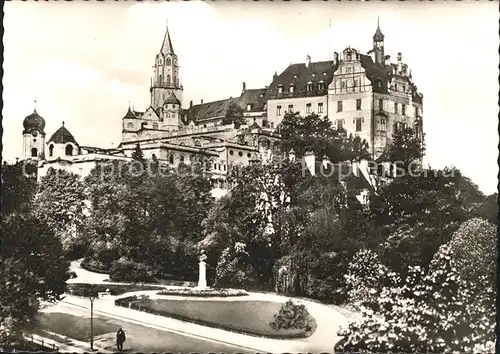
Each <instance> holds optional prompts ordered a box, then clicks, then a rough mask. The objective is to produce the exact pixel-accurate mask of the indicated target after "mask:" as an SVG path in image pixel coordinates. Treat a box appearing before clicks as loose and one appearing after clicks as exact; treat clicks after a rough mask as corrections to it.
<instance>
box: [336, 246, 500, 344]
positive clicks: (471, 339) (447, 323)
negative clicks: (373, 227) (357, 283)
mask: <svg viewBox="0 0 500 354" xmlns="http://www.w3.org/2000/svg"><path fill="white" fill-rule="evenodd" d="M492 294H493V287H491V286H490V287H486V288H485V289H483V290H481V289H480V287H479V286H478V284H474V283H472V282H470V281H466V280H464V279H463V278H462V277H461V276H460V274H459V273H458V272H457V269H456V268H455V265H454V262H453V259H452V257H451V252H450V246H449V245H448V244H446V245H443V246H441V248H440V250H439V251H438V253H437V254H436V255H435V256H434V259H433V260H432V262H431V264H430V268H429V270H428V271H427V272H424V270H423V269H421V268H419V267H410V269H409V270H408V274H407V276H406V277H405V278H404V279H399V276H398V275H397V274H395V273H388V274H387V283H386V285H385V286H384V287H383V288H382V291H381V292H380V295H379V301H378V302H379V309H378V310H377V311H373V310H371V309H368V308H365V309H364V311H363V312H364V313H363V315H364V316H363V320H362V321H361V322H360V323H350V324H349V327H348V328H347V329H342V330H340V331H339V335H341V336H343V337H344V338H343V339H342V340H341V341H340V342H339V343H338V344H337V346H336V349H337V350H342V351H369V352H385V351H404V352H415V351H417V352H434V353H436V352H443V351H455V352H470V351H473V350H487V349H488V345H491V342H493V341H494V339H495V337H494V330H493V329H494V320H495V308H494V302H491V301H490V299H491V298H492Z"/></svg>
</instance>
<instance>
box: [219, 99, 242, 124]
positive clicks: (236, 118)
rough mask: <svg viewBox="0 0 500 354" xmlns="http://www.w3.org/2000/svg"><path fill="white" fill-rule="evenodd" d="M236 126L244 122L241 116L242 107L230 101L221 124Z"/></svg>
mask: <svg viewBox="0 0 500 354" xmlns="http://www.w3.org/2000/svg"><path fill="white" fill-rule="evenodd" d="M233 123H234V125H235V127H236V128H238V127H239V126H240V125H242V124H246V120H245V118H243V108H241V107H240V105H239V104H238V103H236V102H231V103H230V104H229V106H228V108H227V110H226V115H225V116H224V119H223V120H222V124H233Z"/></svg>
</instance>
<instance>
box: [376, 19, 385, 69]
mask: <svg viewBox="0 0 500 354" xmlns="http://www.w3.org/2000/svg"><path fill="white" fill-rule="evenodd" d="M373 52H374V53H375V63H376V64H378V65H384V63H385V55H384V34H383V33H382V31H381V30H380V23H379V20H378V19H377V30H376V31H375V34H374V35H373Z"/></svg>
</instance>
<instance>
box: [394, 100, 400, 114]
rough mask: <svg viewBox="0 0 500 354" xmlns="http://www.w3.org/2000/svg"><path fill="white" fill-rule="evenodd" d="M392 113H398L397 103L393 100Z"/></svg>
mask: <svg viewBox="0 0 500 354" xmlns="http://www.w3.org/2000/svg"><path fill="white" fill-rule="evenodd" d="M394 113H396V114H398V113H399V110H398V104H397V103H396V102H394Z"/></svg>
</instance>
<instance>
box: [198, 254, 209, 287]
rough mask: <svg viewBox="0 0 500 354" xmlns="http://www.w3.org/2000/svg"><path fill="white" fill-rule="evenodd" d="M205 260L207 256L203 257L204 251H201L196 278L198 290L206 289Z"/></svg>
mask: <svg viewBox="0 0 500 354" xmlns="http://www.w3.org/2000/svg"><path fill="white" fill-rule="evenodd" d="M206 259H207V256H206V255H205V251H201V256H200V263H199V276H198V288H200V289H206V288H207V263H206V262H205V260H206Z"/></svg>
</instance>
